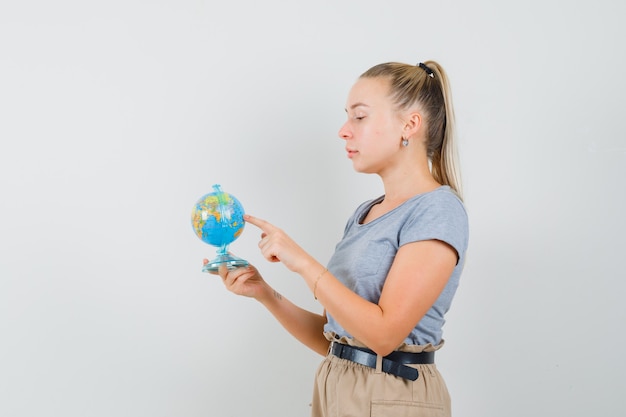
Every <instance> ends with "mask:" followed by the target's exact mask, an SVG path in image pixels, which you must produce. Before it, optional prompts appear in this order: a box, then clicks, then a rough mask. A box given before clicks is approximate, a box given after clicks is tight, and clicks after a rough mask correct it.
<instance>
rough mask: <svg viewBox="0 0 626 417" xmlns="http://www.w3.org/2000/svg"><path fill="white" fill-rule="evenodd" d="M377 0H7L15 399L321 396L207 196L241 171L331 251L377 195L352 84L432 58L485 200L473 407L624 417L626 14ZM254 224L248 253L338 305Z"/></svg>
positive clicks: (182, 405)
mask: <svg viewBox="0 0 626 417" xmlns="http://www.w3.org/2000/svg"><path fill="white" fill-rule="evenodd" d="M226 3H228V4H226ZM368 4H369V3H368V2H365V3H364V2H357V1H343V2H333V1H321V2H319V1H318V2H309V3H308V4H304V3H303V2H289V1H283V2H281V1H278V0H267V1H264V2H256V1H242V2H219V3H218V2H208V1H199V0H197V1H190V0H179V1H157V2H154V1H153V2H148V1H140V0H125V1H119V0H117V1H115V0H114V1H109V2H80V1H70V0H61V1H57V2H45V1H30V2H17V1H16V2H8V1H4V2H2V4H0V141H1V142H0V213H1V215H0V415H2V416H15V417H17V416H20V417H21V416H64V417H67V416H81V417H85V416H116V417H122V416H132V417H138V416H149V417H160V416H163V417H165V416H168V417H169V416H185V417H193V416H224V417H226V416H235V417H238V416H268V417H269V416H272V417H279V416H289V417H291V416H306V415H308V413H309V406H308V404H309V399H310V392H311V387H312V378H313V374H314V371H315V368H316V366H317V364H318V363H319V361H320V359H321V358H320V357H317V356H316V355H315V354H313V353H310V352H309V351H308V350H307V349H306V348H304V347H301V346H300V345H299V344H298V343H297V342H295V341H293V340H292V339H291V338H290V337H289V336H288V335H287V334H286V333H285V332H284V331H283V330H282V329H281V328H280V327H279V326H278V325H277V324H276V323H275V322H274V321H273V320H272V318H271V317H270V316H269V314H268V313H266V312H265V311H264V310H263V309H262V308H261V307H260V306H259V305H257V304H256V303H255V302H254V301H251V300H247V299H241V298H238V297H235V296H234V295H231V294H230V293H227V292H226V291H225V290H224V289H223V288H222V286H221V283H220V282H219V281H216V279H215V278H214V277H212V276H208V275H206V274H202V273H201V272H200V267H201V259H202V258H203V257H210V256H211V255H212V254H213V253H214V250H213V248H211V247H209V246H206V245H204V244H202V242H200V241H199V240H198V239H197V238H196V237H194V235H193V233H192V230H191V227H190V220H189V216H190V211H191V207H192V205H193V203H194V202H195V201H196V199H197V198H198V197H200V196H201V195H202V194H204V193H205V192H208V191H210V190H211V186H212V185H213V184H214V183H220V184H222V186H223V188H224V189H225V190H227V191H230V192H231V193H233V194H234V195H236V196H237V197H238V198H239V199H240V200H241V201H242V203H243V204H244V207H245V208H246V210H247V211H248V212H249V213H251V214H254V215H257V216H260V217H263V218H266V219H268V220H270V221H272V222H274V223H275V224H277V225H278V226H280V227H282V228H283V229H285V230H287V231H288V232H290V233H291V234H292V236H293V237H294V238H296V240H297V241H298V242H299V243H301V245H302V246H304V247H305V248H307V249H308V250H309V251H310V252H311V253H312V254H314V255H315V256H316V257H317V258H318V259H319V260H320V261H322V262H325V261H327V260H328V258H329V256H330V254H331V251H332V249H333V247H334V245H335V243H336V241H337V240H338V239H339V237H340V235H341V232H342V230H343V226H344V222H345V220H346V219H347V217H348V215H349V214H350V213H351V211H352V210H353V209H354V207H355V206H356V205H357V204H358V203H360V202H361V201H362V200H364V199H366V198H370V197H373V196H377V195H378V194H379V193H380V192H381V190H382V188H381V186H380V184H379V182H378V180H377V178H375V177H368V176H361V175H358V174H355V173H353V171H352V168H351V164H350V162H349V161H348V160H347V159H346V158H345V156H344V152H343V145H342V143H341V141H340V140H339V139H338V138H337V135H336V132H337V130H338V128H339V126H340V125H341V123H342V121H343V119H344V112H343V107H344V102H345V97H346V94H347V92H348V89H349V88H350V86H351V83H352V82H353V81H354V79H355V78H356V77H357V76H358V74H360V73H361V72H362V71H364V70H365V69H367V68H368V67H370V66H371V65H374V64H376V63H379V62H383V61H389V60H398V61H405V62H412V63H417V62H419V61H423V60H427V59H436V60H438V61H440V62H441V63H442V64H443V65H444V67H445V68H446V69H447V70H448V72H449V75H450V77H451V80H452V86H453V94H454V97H455V104H456V111H457V117H458V129H459V134H460V146H461V158H462V166H463V172H464V179H465V185H466V203H467V208H468V210H469V213H470V216H471V232H472V235H471V249H470V253H469V258H468V263H467V265H466V270H465V273H464V276H463V278H462V284H461V287H460V289H459V292H458V295H457V299H456V300H455V304H454V305H453V309H452V311H451V312H450V314H449V317H448V324H447V325H446V327H445V329H444V330H445V338H446V347H445V348H444V350H443V351H441V353H440V355H439V356H438V363H439V367H440V369H441V370H442V372H443V373H444V375H445V377H446V379H447V381H448V385H449V389H450V391H451V393H452V397H453V408H454V414H455V415H456V416H460V417H464V416H466V417H474V416H481V417H484V416H508V417H516V416H520V417H521V416H527V415H542V416H543V415H545V416H548V415H550V416H552V415H568V416H581V417H582V416H588V415H603V416H621V415H624V413H625V412H626V403H625V400H624V396H623V395H622V391H623V388H624V386H625V385H624V375H625V374H626V365H625V363H626V361H624V360H623V356H622V350H623V349H622V346H623V344H624V342H625V337H624V335H623V331H622V330H621V329H622V328H623V323H624V319H626V317H625V316H626V314H625V311H626V310H625V308H624V305H623V302H622V296H623V294H624V291H625V289H626V285H625V284H624V275H625V274H624V272H623V269H622V257H623V252H624V248H625V244H624V236H626V222H625V220H624V217H623V213H624V212H626V198H625V195H624V194H625V187H624V184H623V181H624V174H625V172H626V168H625V166H626V164H625V163H626V138H625V135H624V131H623V114H622V113H623V110H624V104H623V97H624V96H625V95H626V83H625V81H624V77H623V71H624V68H626V65H625V64H626V53H625V49H624V46H623V39H625V37H626V30H625V29H624V26H623V24H622V23H623V17H624V12H623V6H621V5H620V4H619V2H617V1H610V0H598V1H595V2H574V3H572V2H570V3H568V4H565V3H563V2H559V1H556V0H543V1H538V0H530V1H526V2H521V3H510V4H509V3H508V2H500V1H496V0H478V1H473V2H464V1H439V2H436V1H416V0H411V1H408V0H407V1H401V0H389V1H386V2H377V3H373V4H371V5H368ZM561 4H562V5H561ZM257 240H258V232H257V230H254V228H253V227H252V226H248V228H247V229H246V231H245V232H244V235H243V236H242V237H241V238H240V239H239V240H238V241H237V242H236V243H235V244H234V245H233V246H232V247H231V249H232V250H233V251H234V252H235V253H236V254H238V255H240V256H242V257H245V258H247V259H249V260H250V261H252V262H254V263H256V264H257V265H258V266H259V267H260V268H261V270H262V271H264V273H265V275H266V278H267V279H268V280H269V281H270V282H271V283H272V284H273V285H274V286H275V287H276V288H277V289H278V290H279V291H281V293H283V294H284V295H285V296H287V297H288V298H290V299H292V300H294V301H295V302H297V303H300V304H301V305H303V306H304V307H307V308H311V309H314V310H316V311H320V306H319V305H318V304H317V303H315V302H314V300H313V299H312V298H313V297H312V295H311V294H310V292H309V291H308V289H307V288H306V286H305V285H304V283H303V282H302V280H300V279H299V278H298V277H297V276H293V275H291V274H289V273H287V272H286V271H285V269H284V268H282V267H281V266H280V265H268V264H267V263H266V262H264V261H263V260H262V258H261V257H260V255H259V253H258V249H257V247H256V244H257Z"/></svg>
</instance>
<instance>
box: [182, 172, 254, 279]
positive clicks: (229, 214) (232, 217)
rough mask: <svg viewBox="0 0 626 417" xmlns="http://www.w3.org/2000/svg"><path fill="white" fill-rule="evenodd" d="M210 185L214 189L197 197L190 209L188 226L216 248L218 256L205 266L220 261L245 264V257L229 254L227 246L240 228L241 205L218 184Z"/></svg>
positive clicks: (212, 267)
mask: <svg viewBox="0 0 626 417" xmlns="http://www.w3.org/2000/svg"><path fill="white" fill-rule="evenodd" d="M213 189H214V192H212V193H209V194H205V195H203V196H202V197H200V199H199V200H198V201H197V202H196V204H195V205H194V207H193V210H192V212H191V226H192V228H193V231H194V232H195V234H196V236H198V238H200V239H201V240H202V241H203V242H204V243H207V244H209V245H211V246H215V247H217V248H218V251H217V253H218V257H217V258H215V259H213V260H212V261H211V262H209V264H208V265H207V266H205V268H204V270H205V271H215V270H217V268H218V267H219V264H222V263H225V264H226V266H227V267H229V268H236V267H239V266H246V265H248V263H247V262H246V261H244V260H242V259H239V258H236V257H234V256H232V255H229V254H228V250H227V249H228V245H230V244H231V243H232V242H233V241H235V240H236V239H237V238H238V237H239V236H240V235H241V233H242V232H243V229H244V226H245V221H244V219H243V215H244V213H245V212H244V210H243V206H242V205H241V203H240V202H239V200H237V198H235V196H233V195H232V194H229V193H226V192H224V191H222V189H221V188H220V186H219V184H216V185H214V186H213Z"/></svg>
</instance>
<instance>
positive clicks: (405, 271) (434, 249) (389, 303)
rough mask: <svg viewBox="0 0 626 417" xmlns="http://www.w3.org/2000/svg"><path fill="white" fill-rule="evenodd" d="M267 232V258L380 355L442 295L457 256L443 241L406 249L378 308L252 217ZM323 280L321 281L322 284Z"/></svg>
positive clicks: (396, 261)
mask: <svg viewBox="0 0 626 417" xmlns="http://www.w3.org/2000/svg"><path fill="white" fill-rule="evenodd" d="M246 220H247V221H248V222H250V223H252V224H254V225H256V226H258V227H260V228H261V229H262V230H263V233H262V235H261V237H262V239H261V242H260V243H259V247H260V248H261V252H262V253H263V255H264V256H265V258H266V259H268V260H270V261H273V262H279V261H280V262H282V263H284V264H285V266H287V267H288V268H289V269H290V270H292V271H294V272H297V273H298V274H300V275H301V276H302V277H303V278H304V280H305V281H306V283H307V285H308V286H309V288H310V289H311V291H314V293H315V296H316V297H317V299H318V300H319V301H320V302H321V303H322V305H324V307H325V309H326V311H328V312H329V313H330V314H331V315H332V316H333V317H334V318H335V319H336V320H337V321H338V322H339V323H341V325H342V326H343V327H344V328H345V329H346V330H347V331H348V332H349V333H350V334H352V335H353V336H354V337H355V338H356V339H358V340H359V341H361V342H362V343H364V344H365V345H366V346H368V347H369V348H370V349H372V350H373V351H375V352H376V353H378V354H380V355H383V356H384V355H387V354H389V353H390V352H391V351H392V350H393V349H395V348H396V347H397V346H398V345H399V344H400V343H401V342H402V341H403V340H404V338H405V337H406V336H407V335H408V334H409V333H410V331H411V329H412V328H413V327H415V325H416V324H417V323H418V322H419V321H420V320H421V319H422V317H423V316H424V314H426V312H427V311H428V309H429V308H430V307H431V306H432V305H433V304H434V302H435V301H436V300H437V297H439V294H441V291H443V288H444V287H445V285H446V283H447V282H448V279H449V278H450V275H451V274H452V272H453V270H454V267H455V266H456V263H457V260H458V257H457V253H456V251H455V250H454V249H453V248H452V247H451V246H449V245H448V244H446V243H444V242H441V241H438V240H427V241H420V242H413V243H409V244H406V245H404V246H402V247H401V248H400V249H399V250H398V253H397V254H396V257H395V259H394V262H393V264H392V266H391V269H390V271H389V274H388V275H387V279H386V281H385V285H384V287H383V290H382V293H381V297H380V300H379V302H378V304H375V303H372V302H369V301H367V300H365V299H363V298H362V297H360V296H359V295H357V294H355V293H354V292H352V291H351V290H349V289H348V288H346V287H345V286H344V285H343V284H342V283H341V282H340V281H339V280H337V279H336V278H335V277H334V276H332V274H330V273H329V272H326V273H325V274H323V275H320V273H321V272H322V271H323V270H324V267H323V266H322V265H321V264H320V263H319V262H317V261H316V260H315V259H313V258H312V257H311V256H310V255H308V254H307V253H306V252H305V251H304V250H302V248H300V247H299V246H298V245H297V244H295V242H293V241H292V240H291V239H290V238H289V237H288V236H287V235H286V234H285V233H284V232H282V230H280V229H278V228H276V227H274V226H273V225H271V224H269V223H267V222H265V221H264V220H260V219H256V218H253V217H251V216H247V217H246ZM318 277H319V279H318Z"/></svg>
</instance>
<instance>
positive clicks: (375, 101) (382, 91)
mask: <svg viewBox="0 0 626 417" xmlns="http://www.w3.org/2000/svg"><path fill="white" fill-rule="evenodd" d="M360 104H363V105H366V106H368V107H377V106H383V105H390V104H391V100H390V98H389V81H387V80H386V79H384V78H359V79H358V80H357V81H356V82H355V83H354V85H353V86H352V88H351V89H350V93H349V94H348V100H347V103H346V110H350V109H351V108H353V107H356V106H358V105H360Z"/></svg>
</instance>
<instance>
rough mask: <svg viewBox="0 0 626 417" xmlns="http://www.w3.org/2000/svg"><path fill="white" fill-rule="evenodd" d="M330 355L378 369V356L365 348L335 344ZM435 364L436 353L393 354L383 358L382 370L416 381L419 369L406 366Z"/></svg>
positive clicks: (332, 344) (332, 345)
mask: <svg viewBox="0 0 626 417" xmlns="http://www.w3.org/2000/svg"><path fill="white" fill-rule="evenodd" d="M330 353H332V354H333V355H335V356H337V357H338V358H341V359H348V360H350V361H352V362H356V363H359V364H361V365H365V366H369V367H370V368H374V369H376V354H375V353H374V352H373V351H371V350H369V349H365V348H360V347H356V346H348V345H343V344H341V343H336V342H333V343H331V346H330ZM430 363H435V352H420V353H411V352H398V351H395V352H391V353H390V354H389V355H387V356H384V357H383V363H382V370H383V372H386V373H388V374H392V375H396V376H399V377H401V378H405V379H409V380H411V381H415V380H416V379H417V377H418V376H419V374H418V372H417V369H415V368H411V367H410V366H405V365H406V364H413V365H415V364H430Z"/></svg>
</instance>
